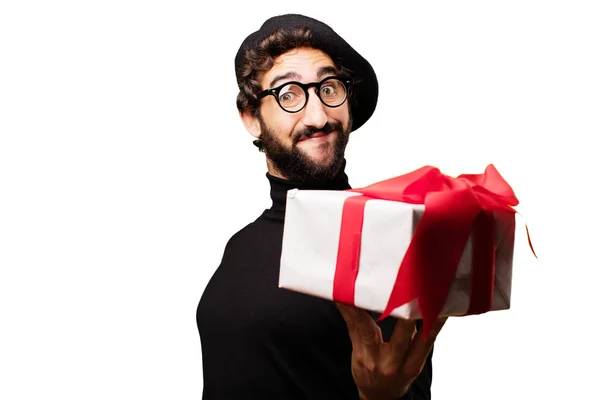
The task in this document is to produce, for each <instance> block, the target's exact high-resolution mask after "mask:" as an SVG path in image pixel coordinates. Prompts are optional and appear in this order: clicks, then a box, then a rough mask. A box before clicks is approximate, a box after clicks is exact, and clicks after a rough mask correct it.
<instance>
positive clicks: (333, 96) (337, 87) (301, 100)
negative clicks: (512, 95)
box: [197, 15, 444, 400]
mask: <svg viewBox="0 0 600 400" xmlns="http://www.w3.org/2000/svg"><path fill="white" fill-rule="evenodd" d="M235 71H236V76H237V82H238V85H239V88H240V92H239V95H238V98H237V105H238V109H239V112H240V116H241V118H242V121H243V123H244V126H245V127H246V129H247V130H248V131H249V132H250V134H251V135H252V136H253V137H254V138H255V140H254V143H255V145H257V146H258V147H259V149H260V150H261V151H264V153H265V155H266V162H267V170H268V172H267V174H266V175H267V179H268V180H269V182H270V185H271V198H272V200H273V205H272V207H271V208H270V209H267V210H265V211H264V212H263V213H262V214H261V215H260V216H259V217H258V218H257V219H256V220H255V221H254V222H252V223H250V224H249V225H247V226H246V227H244V228H243V229H242V230H240V231H239V232H237V233H236V234H235V235H233V237H232V238H231V239H230V240H229V242H228V243H227V245H226V247H225V251H224V254H223V259H222V262H221V264H220V266H219V268H218V269H217V270H216V272H215V274H214V275H213V277H212V279H211V280H210V282H209V283H208V285H207V287H206V289H205V291H204V293H203V295H202V298H201V300H200V304H199V306H198V310H197V324H198V329H199V333H200V338H201V343H202V356H203V371H204V397H203V398H204V399H205V400H212V399H219V400H227V399H235V400H238V399H253V398H256V399H277V400H279V399H282V400H283V399H286V400H288V399H328V400H331V399H344V400H349V399H363V400H396V399H429V398H430V386H431V376H432V366H431V354H432V353H431V351H432V347H433V341H434V340H435V337H436V335H437V333H438V332H439V330H440V329H441V327H442V325H443V323H444V320H440V321H439V323H438V326H436V328H435V329H434V331H435V332H434V333H433V334H432V335H431V336H430V338H429V339H427V340H425V339H422V338H421V335H419V334H415V332H416V330H417V327H416V325H415V323H414V322H413V321H404V320H395V319H394V318H387V319H385V320H384V321H381V322H380V323H377V322H376V320H375V319H374V317H376V316H375V315H374V314H373V313H368V312H366V311H364V310H359V309H357V308H355V307H351V306H347V305H342V304H335V303H334V302H332V301H328V300H324V299H319V298H316V297H312V296H308V295H305V294H301V293H296V292H292V291H289V290H285V289H279V288H278V278H279V259H280V256H281V243H282V235H283V222H284V214H285V199H286V192H287V190H289V189H292V188H300V189H326V190H344V189H349V188H350V185H349V182H348V177H347V175H346V174H345V171H344V169H345V165H346V164H345V163H346V161H345V158H344V150H345V148H346V144H347V143H348V138H349V135H350V132H354V131H356V130H357V129H358V128H360V127H361V126H362V125H363V124H364V123H365V122H366V121H367V120H368V119H369V118H370V117H371V115H372V114H373V112H374V110H375V106H376V103H377V95H378V82H377V78H376V76H375V73H374V71H373V69H372V67H371V65H370V64H369V63H368V62H367V61H366V60H365V59H364V58H363V57H362V56H360V54H358V53H357V52H356V51H355V50H354V49H353V48H352V47H351V46H350V45H349V44H348V43H347V42H346V41H344V40H343V39H342V38H341V37H340V36H338V35H337V33H335V32H334V31H333V30H332V29H331V28H330V27H329V26H327V25H325V24H324V23H322V22H320V21H317V20H315V19H312V18H308V17H305V16H301V15H282V16H277V17H273V18H270V19H269V20H267V21H266V22H265V23H264V24H263V25H262V27H261V28H260V29H259V30H258V31H257V32H254V33H253V34H251V35H250V36H248V37H247V38H246V40H245V41H244V42H243V43H242V45H241V47H240V49H239V51H238V54H237V55H236V58H235ZM307 251H310V249H307Z"/></svg>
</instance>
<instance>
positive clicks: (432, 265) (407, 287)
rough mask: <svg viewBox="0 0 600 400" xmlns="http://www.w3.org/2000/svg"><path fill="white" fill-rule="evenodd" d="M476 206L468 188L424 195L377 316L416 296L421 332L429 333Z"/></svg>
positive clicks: (465, 239)
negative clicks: (420, 214) (420, 213)
mask: <svg viewBox="0 0 600 400" xmlns="http://www.w3.org/2000/svg"><path fill="white" fill-rule="evenodd" d="M480 210H481V207H480V204H479V201H478V200H477V198H476V197H475V195H474V193H473V192H472V191H471V189H464V190H457V191H451V192H432V193H429V194H428V195H427V198H426V199H425V212H424V214H423V217H422V218H421V221H420V222H419V225H418V226H417V229H416V231H415V234H414V236H413V238H412V240H411V243H410V245H409V247H408V250H407V251H406V254H405V256H404V259H403V260H402V263H401V265H400V268H399V270H398V275H397V278H396V281H395V282H394V287H393V290H392V293H391V295H390V298H389V301H388V304H387V306H386V308H385V311H384V313H383V314H382V316H381V318H385V317H386V316H388V315H390V314H391V312H393V310H395V309H396V308H398V307H399V306H402V305H404V304H405V303H406V302H407V301H410V300H412V299H414V298H417V299H418V304H419V309H420V311H421V316H422V318H423V329H422V334H423V336H424V337H428V336H429V333H430V331H431V330H432V328H433V326H434V324H435V321H436V319H437V318H438V316H439V315H440V313H441V311H442V309H443V307H444V305H445V303H446V300H447V298H448V293H449V291H450V287H451V285H452V282H453V281H454V279H455V277H456V270H457V268H458V264H459V262H460V259H461V258H462V254H463V251H464V248H465V245H466V243H467V240H468V239H469V236H470V234H471V227H472V225H473V221H474V220H475V217H477V215H478V214H479V212H480ZM381 318H380V319H381Z"/></svg>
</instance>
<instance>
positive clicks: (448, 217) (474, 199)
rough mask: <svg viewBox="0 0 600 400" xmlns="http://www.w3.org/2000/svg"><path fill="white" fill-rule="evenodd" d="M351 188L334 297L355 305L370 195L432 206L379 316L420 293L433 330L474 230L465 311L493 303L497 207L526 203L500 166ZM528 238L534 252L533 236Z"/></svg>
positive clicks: (428, 170) (422, 173)
mask: <svg viewBox="0 0 600 400" xmlns="http://www.w3.org/2000/svg"><path fill="white" fill-rule="evenodd" d="M349 191H351V192H358V193H361V194H362V196H352V197H349V198H347V199H346V200H345V202H344V208H343V213H342V224H341V233H340V241H339V246H338V260H337V265H336V272H335V278H334V288H333V299H334V301H339V302H342V303H346V304H354V286H355V282H356V277H357V275H358V263H359V258H360V241H361V232H362V223H363V216H364V207H365V203H366V202H367V201H368V200H369V199H382V200H391V201H399V202H405V203H412V204H424V205H425V212H424V214H423V217H422V218H421V221H420V222H419V224H418V226H417V229H416V231H415V234H414V235H413V238H412V240H411V243H410V245H409V247H408V249H407V251H406V254H405V255H404V258H403V260H402V263H401V264H400V268H399V269H398V275H397V277H396V281H395V283H394V286H393V289H392V293H391V295H390V298H389V300H388V304H387V307H386V308H385V310H384V312H383V313H382V315H381V317H380V320H381V319H383V318H386V317H387V316H388V315H390V314H391V312H392V311H393V310H395V309H396V308H398V307H400V306H402V305H404V304H406V303H408V302H410V301H411V300H413V299H417V300H418V305H419V309H420V311H421V315H422V318H423V335H425V337H426V336H427V335H428V333H429V332H430V330H431V329H432V327H433V324H434V323H435V320H436V319H437V317H438V316H439V315H440V313H441V311H442V308H443V306H444V304H445V302H446V299H447V297H448V293H449V291H450V286H451V285H452V282H453V281H454V278H455V276H456V270H457V268H458V264H459V261H460V259H461V257H462V253H463V251H464V248H465V245H466V243H467V240H468V239H469V236H470V235H471V234H472V233H473V255H472V256H473V263H472V270H471V271H472V272H471V273H472V276H471V279H472V281H471V282H472V284H471V287H472V292H471V301H470V306H469V310H468V311H467V313H466V315H469V314H480V313H484V312H487V311H489V310H490V308H491V305H492V299H493V293H494V274H495V270H494V260H495V238H494V217H493V214H492V212H493V211H499V210H504V211H508V212H512V213H514V212H515V210H514V209H513V208H512V207H513V206H516V205H517V204H519V201H518V200H517V197H516V196H515V194H514V192H513V190H512V188H511V187H510V186H509V185H508V183H507V182H506V181H505V180H504V179H503V178H502V177H501V176H500V174H499V173H498V171H497V170H496V168H494V166H493V165H491V164H490V165H488V166H487V168H486V170H485V173H484V174H479V175H467V174H463V175H460V176H458V177H457V178H452V177H450V176H447V175H444V174H442V173H441V172H440V171H439V169H437V168H435V167H429V166H427V167H423V168H420V169H418V170H416V171H413V172H410V173H408V174H405V175H401V176H398V177H395V178H391V179H388V180H385V181H381V182H378V183H375V184H373V185H370V186H367V187H364V188H361V189H351V190H349ZM528 238H529V234H528ZM529 245H530V247H531V250H532V251H533V247H532V246H531V241H530V242H529ZM349 250H350V251H349ZM534 255H535V252H534Z"/></svg>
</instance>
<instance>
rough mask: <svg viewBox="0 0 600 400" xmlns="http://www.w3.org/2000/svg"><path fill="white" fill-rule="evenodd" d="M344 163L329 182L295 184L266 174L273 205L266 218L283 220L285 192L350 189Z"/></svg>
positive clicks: (295, 182)
mask: <svg viewBox="0 0 600 400" xmlns="http://www.w3.org/2000/svg"><path fill="white" fill-rule="evenodd" d="M345 167H346V161H345V160H344V163H343V164H342V167H341V168H340V171H339V172H338V174H337V175H336V176H335V177H334V178H333V179H331V180H327V181H312V182H297V181H290V180H287V179H283V178H278V177H276V176H273V175H271V174H270V173H268V172H267V174H266V176H267V179H268V180H269V184H270V186H271V200H272V201H273V204H272V206H271V208H270V209H268V210H266V211H265V213H266V216H267V217H274V218H276V219H279V220H283V217H284V215H285V204H286V200H287V192H288V190H291V189H300V190H346V189H351V187H350V183H349V182H348V176H347V175H346V172H345Z"/></svg>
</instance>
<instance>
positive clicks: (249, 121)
mask: <svg viewBox="0 0 600 400" xmlns="http://www.w3.org/2000/svg"><path fill="white" fill-rule="evenodd" d="M240 118H241V119H242V122H243V123H244V126H245V127H246V130H247V131H248V132H250V134H251V135H252V136H254V137H255V138H257V139H258V138H259V137H260V133H261V132H260V122H259V121H258V118H256V117H255V116H253V115H251V114H250V113H249V112H248V111H242V112H240Z"/></svg>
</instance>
